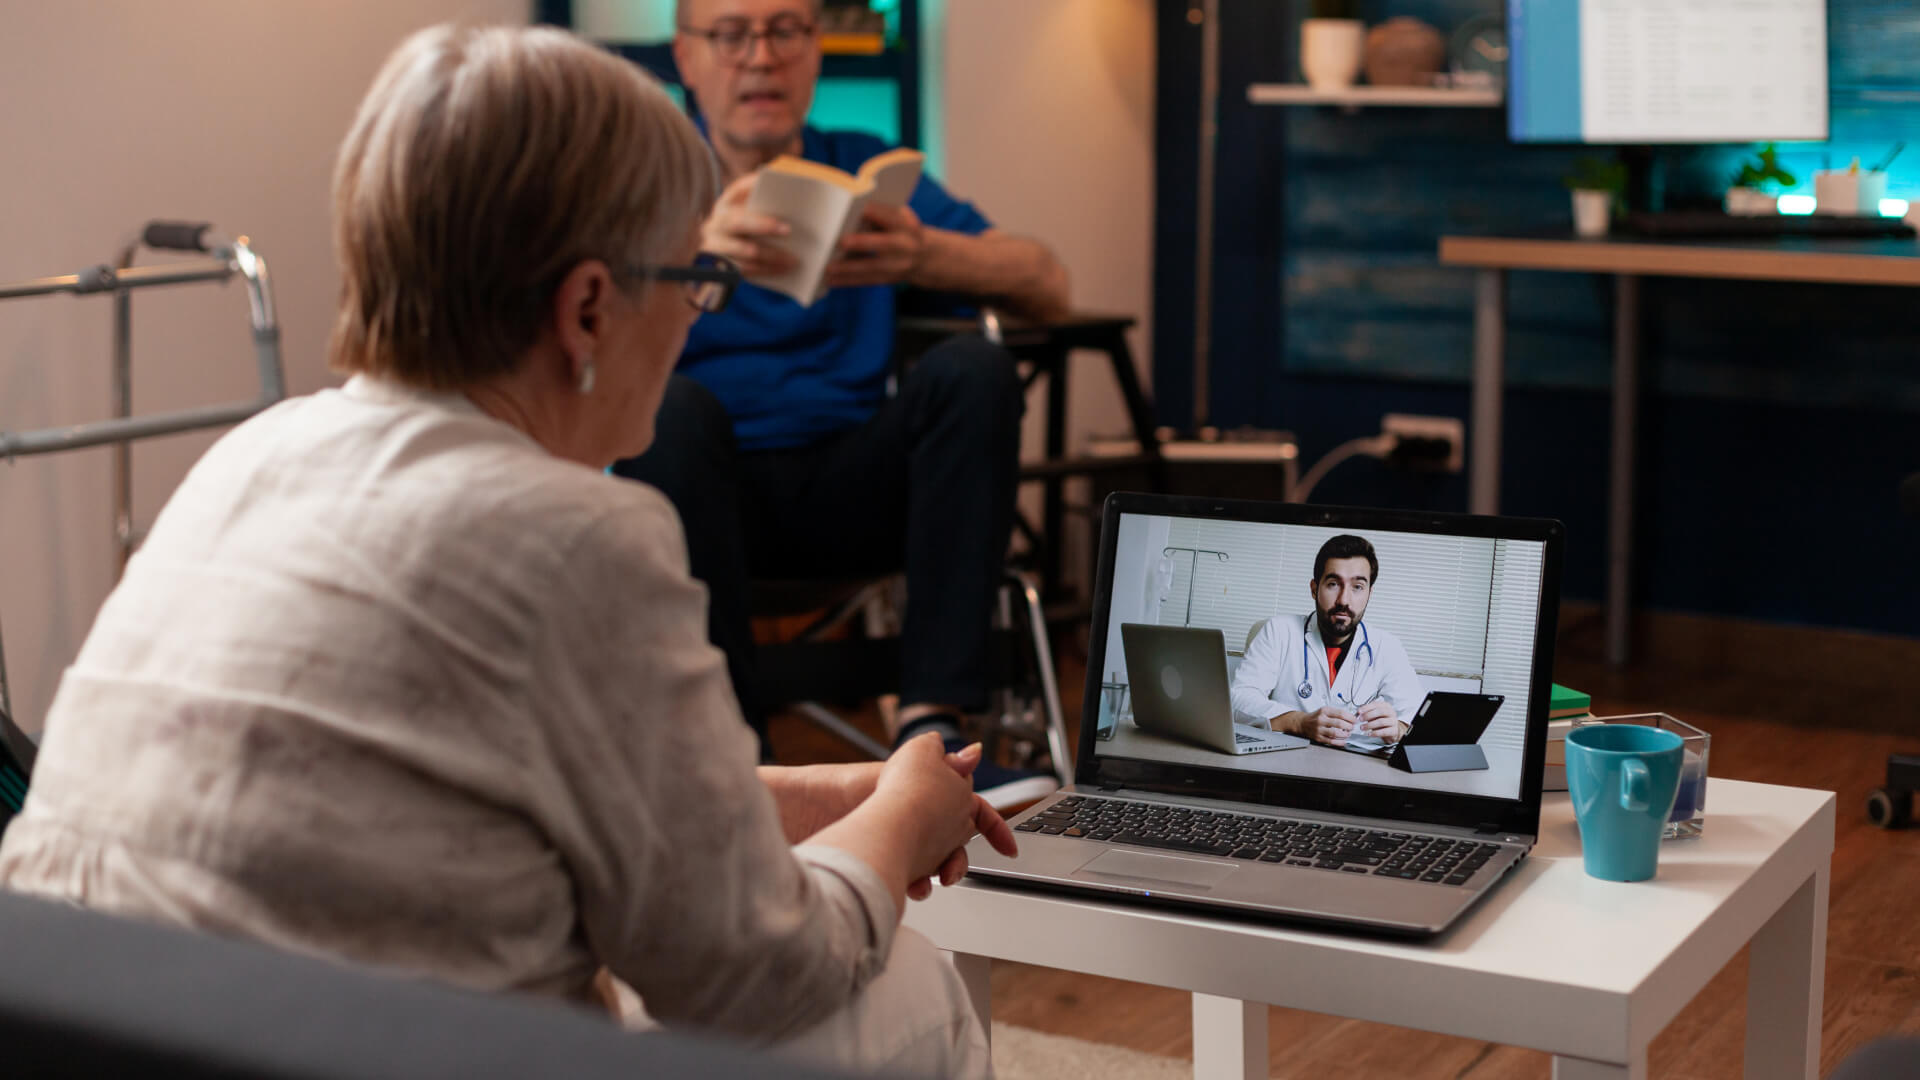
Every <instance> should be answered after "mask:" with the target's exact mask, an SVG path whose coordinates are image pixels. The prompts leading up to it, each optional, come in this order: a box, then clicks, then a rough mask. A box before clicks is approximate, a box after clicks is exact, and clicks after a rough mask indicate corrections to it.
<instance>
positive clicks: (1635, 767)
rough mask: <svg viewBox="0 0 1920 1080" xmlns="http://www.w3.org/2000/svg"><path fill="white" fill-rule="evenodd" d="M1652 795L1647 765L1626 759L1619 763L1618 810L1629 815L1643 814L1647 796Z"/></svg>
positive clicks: (1633, 759) (1650, 775)
mask: <svg viewBox="0 0 1920 1080" xmlns="http://www.w3.org/2000/svg"><path fill="white" fill-rule="evenodd" d="M1652 794H1653V774H1652V773H1650V772H1648V771H1647V763H1646V762H1644V761H1640V760H1637V759H1635V758H1628V759H1627V760H1625V761H1623V762H1621V763H1620V809H1622V810H1626V811H1629V812H1631V813H1635V814H1640V813H1645V812H1646V809H1647V806H1648V805H1649V804H1648V796H1650V795H1652Z"/></svg>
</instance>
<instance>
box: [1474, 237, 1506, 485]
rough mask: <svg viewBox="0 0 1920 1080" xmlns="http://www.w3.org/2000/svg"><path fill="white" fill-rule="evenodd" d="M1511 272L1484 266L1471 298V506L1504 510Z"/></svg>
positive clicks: (1476, 280)
mask: <svg viewBox="0 0 1920 1080" xmlns="http://www.w3.org/2000/svg"><path fill="white" fill-rule="evenodd" d="M1506 364H1507V272H1506V271H1505V270H1498V269H1487V270H1482V271H1480V273H1479V275H1478V277H1477V278H1476V279H1475V282H1474V304H1473V424H1472V427H1473V433H1472V437H1473V455H1472V468H1471V470H1470V471H1469V472H1468V474H1467V509H1468V511H1470V512H1472V513H1475V514H1497V513H1499V512H1500V396H1501V391H1502V389H1503V388H1504V384H1505V382H1506Z"/></svg>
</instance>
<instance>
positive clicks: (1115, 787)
mask: <svg viewBox="0 0 1920 1080" xmlns="http://www.w3.org/2000/svg"><path fill="white" fill-rule="evenodd" d="M1100 790H1101V791H1119V790H1120V783H1119V782H1118V781H1115V780H1109V781H1107V782H1106V783H1104V784H1101V785H1100Z"/></svg>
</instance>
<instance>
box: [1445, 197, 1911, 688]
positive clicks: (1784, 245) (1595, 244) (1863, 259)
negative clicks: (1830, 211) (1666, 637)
mask: <svg viewBox="0 0 1920 1080" xmlns="http://www.w3.org/2000/svg"><path fill="white" fill-rule="evenodd" d="M1440 262H1441V264H1442V265H1445V266H1465V267H1474V268H1476V269H1478V270H1479V272H1480V279H1479V282H1478V283H1477V286H1476V289H1475V302H1474V320H1473V412H1472V429H1473V431H1472V439H1473V453H1472V455H1471V457H1472V461H1471V467H1470V471H1469V473H1468V481H1467V482H1468V498H1467V505H1468V509H1469V510H1470V511H1472V512H1473V513H1476V514H1494V513H1498V512H1499V509H1500V398H1501V391H1502V389H1503V382H1504V380H1505V376H1506V317H1507V311H1506V306H1507V301H1506V285H1507V272H1508V271H1510V270H1549V271H1569V272H1575V273H1588V274H1612V275H1613V279H1614V322H1613V366H1614V376H1613V425H1612V442H1613V455H1612V461H1611V468H1610V472H1611V479H1610V482H1609V485H1608V487H1609V494H1608V508H1609V509H1608V524H1607V658H1608V659H1609V660H1610V661H1612V662H1613V663H1616V664H1620V663H1625V662H1626V659H1627V623H1628V616H1629V613H1630V610H1631V595H1630V585H1631V581H1632V577H1631V572H1632V565H1633V470H1634V438H1633V434H1634V421H1635V406H1636V404H1637V398H1638V394H1639V370H1640V279H1641V278H1643V277H1697V278H1724V279H1727V280H1735V281H1803V282H1809V283H1817V284H1828V285H1896V286H1907V287H1916V286H1920V241H1916V240H1911V239H1908V240H1840V239H1823V238H1813V237H1781V238H1777V239H1769V240H1734V239H1725V240H1649V239H1641V238H1636V237H1602V238H1598V239H1591V240H1586V239H1576V238H1574V237H1571V236H1565V235H1562V236H1535V237H1519V236H1445V237H1441V239H1440Z"/></svg>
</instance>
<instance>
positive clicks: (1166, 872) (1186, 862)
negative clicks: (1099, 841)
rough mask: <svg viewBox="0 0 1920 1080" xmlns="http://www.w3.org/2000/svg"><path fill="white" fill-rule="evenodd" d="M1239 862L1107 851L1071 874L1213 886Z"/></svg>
mask: <svg viewBox="0 0 1920 1080" xmlns="http://www.w3.org/2000/svg"><path fill="white" fill-rule="evenodd" d="M1238 869H1239V867H1237V866H1223V865H1221V864H1219V863H1211V862H1201V861H1200V860H1199V859H1182V858H1179V857H1177V856H1173V855H1147V854H1145V853H1143V852H1138V851H1117V850H1116V851H1108V852H1105V853H1103V854H1102V855H1101V856H1100V857H1099V858H1097V859H1094V860H1093V861H1092V862H1089V863H1088V864H1087V865H1085V866H1082V867H1081V868H1080V869H1078V870H1075V871H1074V872H1073V873H1072V874H1071V875H1069V876H1071V877H1076V878H1079V879H1081V880H1083V881H1112V880H1115V879H1120V878H1124V879H1126V880H1127V881H1128V882H1131V883H1135V884H1144V885H1159V886H1161V887H1163V888H1180V889H1200V890H1206V889H1211V888H1213V887H1214V886H1215V885H1218V884H1220V883H1221V882H1222V881H1225V880H1226V879H1227V877H1228V876H1229V875H1231V874H1232V873H1233V872H1234V871H1235V870H1238Z"/></svg>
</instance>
